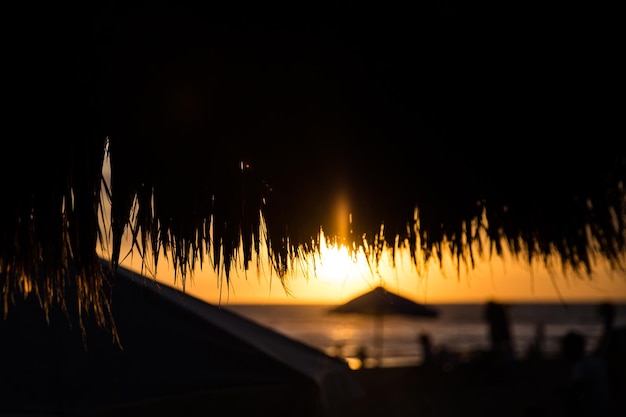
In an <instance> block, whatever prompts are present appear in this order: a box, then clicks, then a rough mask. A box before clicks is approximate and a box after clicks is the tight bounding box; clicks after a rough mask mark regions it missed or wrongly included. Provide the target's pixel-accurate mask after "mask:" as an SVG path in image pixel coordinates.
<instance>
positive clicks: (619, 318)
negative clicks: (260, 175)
mask: <svg viewBox="0 0 626 417" xmlns="http://www.w3.org/2000/svg"><path fill="white" fill-rule="evenodd" d="M430 306H431V307H434V308H436V309H437V310H438V311H439V313H440V314H439V316H438V317H437V318H412V317H404V316H386V317H385V318H384V319H383V321H382V322H379V321H377V320H376V319H375V318H374V317H371V316H363V315H355V314H350V315H341V314H331V313H329V310H330V308H332V307H333V306H331V305H291V304H285V305H272V304H270V305H256V304H227V305H222V308H226V309H228V310H230V311H233V312H235V313H237V314H239V315H241V316H244V317H246V318H248V319H250V320H253V321H255V322H257V323H259V324H261V325H264V326H266V327H270V328H272V329H273V330H275V331H277V332H279V333H282V334H284V335H286V336H288V337H290V338H292V339H296V340H299V341H301V342H303V343H305V344H307V345H310V346H312V347H315V348H317V349H320V350H322V351H324V352H326V353H327V354H329V355H333V356H340V357H343V358H345V359H346V360H347V361H348V363H349V364H350V366H353V364H354V363H356V360H357V359H356V358H357V356H358V351H359V349H360V348H361V347H363V348H365V350H366V352H367V355H368V357H369V358H370V360H371V359H373V358H374V359H376V360H377V362H376V363H377V364H378V366H383V367H393V366H410V365H417V364H420V363H421V361H422V359H423V358H422V349H421V345H420V343H419V335H420V334H427V335H428V336H429V337H430V340H431V343H432V346H433V347H434V348H435V350H436V351H440V352H448V353H450V354H452V355H453V357H455V358H459V359H461V360H462V359H463V358H467V357H470V356H471V355H472V354H474V353H476V352H480V351H485V350H487V349H488V348H489V339H488V325H487V323H486V321H485V320H484V319H483V310H484V305H483V304H431V305H430ZM614 306H615V308H616V313H617V314H616V320H615V323H614V324H615V325H616V326H623V325H626V303H625V304H615V305H614ZM597 308H598V303H568V304H558V303H556V304H540V303H537V304H530V303H523V304H522V303H519V304H518V303H515V304H507V311H508V313H509V314H508V315H509V319H510V329H511V333H512V338H513V343H514V354H515V356H516V357H520V358H521V357H523V356H524V355H526V354H527V352H528V349H529V347H530V346H531V345H532V343H533V342H534V341H535V340H536V336H537V334H538V330H541V333H542V334H543V337H542V340H543V342H542V346H541V350H542V352H543V353H544V354H545V355H556V354H558V352H559V347H560V345H559V343H560V339H561V337H563V336H564V335H565V334H566V333H567V332H569V331H576V332H579V333H581V334H583V335H584V336H585V337H586V341H587V345H586V346H587V350H588V351H591V349H593V348H594V347H595V346H596V343H597V342H598V339H599V336H600V334H601V332H602V322H601V318H600V316H599V314H598V311H597ZM381 334H382V337H378V336H380V335H381ZM380 340H382V343H381V342H380Z"/></svg>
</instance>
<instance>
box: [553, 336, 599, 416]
mask: <svg viewBox="0 0 626 417" xmlns="http://www.w3.org/2000/svg"><path fill="white" fill-rule="evenodd" d="M586 345H587V339H586V337H585V336H584V335H582V334H580V333H578V332H576V331H569V332H567V333H566V334H565V335H564V336H563V337H562V338H561V356H562V358H563V359H564V360H565V361H566V363H567V364H568V365H569V368H568V369H569V371H570V379H569V385H568V386H567V389H566V393H565V398H564V400H565V404H564V407H565V410H566V415H567V416H571V417H605V416H607V417H608V416H609V415H610V414H609V409H610V396H609V384H608V379H607V372H606V366H605V362H604V360H603V359H602V358H601V357H600V356H598V355H596V354H587V353H586Z"/></svg>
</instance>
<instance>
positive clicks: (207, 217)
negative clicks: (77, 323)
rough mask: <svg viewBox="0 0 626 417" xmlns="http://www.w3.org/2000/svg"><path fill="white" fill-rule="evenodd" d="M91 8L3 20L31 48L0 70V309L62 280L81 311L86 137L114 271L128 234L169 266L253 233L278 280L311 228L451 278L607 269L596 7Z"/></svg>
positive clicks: (609, 118) (604, 32) (606, 89)
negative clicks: (452, 269)
mask: <svg viewBox="0 0 626 417" xmlns="http://www.w3.org/2000/svg"><path fill="white" fill-rule="evenodd" d="M89 3H90V4H88V5H87V4H83V2H76V4H63V5H59V4H56V3H53V4H45V6H43V7H42V8H39V9H37V8H29V9H28V10H26V11H24V13H23V14H21V15H20V14H19V13H16V14H15V16H14V17H15V19H16V22H17V23H18V24H17V26H18V27H20V31H21V32H16V33H32V34H34V35H33V36H25V37H24V38H22V39H21V42H20V43H18V44H16V47H15V51H14V52H15V54H16V55H15V59H12V60H8V61H7V62H9V64H7V65H8V66H10V68H9V71H10V76H9V78H10V79H13V80H15V85H16V87H17V91H15V93H16V94H15V96H14V97H13V96H11V99H12V100H13V102H12V111H13V112H14V113H12V115H13V114H14V115H15V117H10V118H11V119H13V120H16V121H17V122H18V125H17V126H16V129H14V130H11V131H10V132H11V134H10V135H11V136H9V137H8V138H7V139H6V140H5V142H4V143H5V145H4V147H5V152H4V153H3V154H4V155H5V163H4V164H2V168H0V169H2V179H3V180H2V181H3V187H2V188H3V195H4V199H3V201H4V204H3V205H2V206H1V208H0V219H1V220H0V225H1V226H0V227H1V229H0V239H1V240H0V244H1V245H2V251H1V253H0V273H2V285H3V292H4V296H5V303H4V305H5V308H6V306H7V302H8V299H9V298H8V297H10V296H12V295H14V294H16V293H19V292H23V291H28V290H30V289H31V287H34V288H36V289H38V291H39V292H40V293H41V295H42V299H43V302H44V304H46V303H51V302H53V301H54V300H55V297H57V296H58V298H59V299H62V295H60V294H62V293H63V288H64V287H65V286H67V285H74V284H75V283H73V282H72V283H68V282H65V279H64V278H63V277H65V276H67V274H65V273H64V271H65V270H67V268H68V266H69V265H70V264H71V265H73V266H75V267H76V268H77V271H78V273H77V276H78V277H79V281H78V286H79V288H80V290H81V291H82V293H83V294H84V301H85V303H84V304H83V305H82V306H81V308H85V309H89V308H90V307H89V306H90V305H93V304H94V301H96V303H95V304H98V303H97V300H98V299H99V298H100V297H101V296H102V295H98V294H99V293H98V292H99V291H100V289H99V288H100V287H99V284H98V283H99V280H100V279H102V277H103V275H101V274H99V273H98V269H99V265H100V264H99V262H98V257H97V255H96V249H97V248H98V245H99V238H100V237H102V236H103V235H104V234H105V233H103V231H102V230H100V229H99V227H98V210H99V208H100V203H101V201H100V187H101V169H102V162H103V158H104V152H105V144H107V143H108V146H109V148H108V149H109V151H110V160H111V189H110V192H111V201H112V205H113V208H112V216H113V217H112V230H113V235H114V243H113V247H114V252H113V259H112V260H113V263H114V264H115V263H116V262H117V260H118V259H119V256H120V253H119V250H120V240H121V236H122V233H123V231H124V230H125V228H127V227H131V228H132V230H134V231H135V232H136V233H137V240H138V243H139V244H140V245H143V246H145V247H148V248H152V249H153V250H155V251H157V252H159V251H167V252H168V253H169V254H170V255H171V259H172V261H173V262H174V263H175V264H176V266H177V270H178V271H179V272H180V273H183V274H185V273H186V272H187V271H188V270H190V269H191V268H193V267H194V265H195V262H196V261H198V260H199V259H200V258H201V257H202V255H203V254H204V253H207V252H208V253H210V254H212V255H213V259H214V265H212V266H211V267H214V268H216V269H217V268H225V270H226V271H228V270H229V267H230V265H231V263H232V261H233V260H234V259H235V258H236V257H237V256H238V254H239V253H240V250H242V252H241V253H242V254H243V256H244V261H248V260H250V259H252V255H253V254H254V253H256V252H257V251H258V250H259V247H260V242H261V241H262V240H265V242H266V243H267V245H268V247H269V250H270V259H268V260H267V261H268V262H270V263H272V265H273V266H274V268H275V270H276V272H278V274H279V276H281V277H283V276H284V274H285V273H286V272H287V271H288V270H289V268H290V262H291V260H292V258H293V257H294V256H300V255H302V254H303V253H307V252H308V251H314V250H316V248H317V246H318V244H319V231H320V228H322V229H323V230H324V234H325V236H329V237H330V238H333V239H335V238H336V239H339V240H340V241H341V242H343V243H346V244H348V245H352V246H351V247H355V248H360V247H363V248H365V250H366V252H367V253H368V255H370V256H371V259H372V260H375V259H376V256H377V255H378V254H379V253H380V251H381V250H383V249H384V248H385V247H391V248H395V247H396V246H397V244H398V242H399V243H400V244H405V245H408V247H409V248H410V250H411V252H412V253H413V254H415V255H416V256H417V257H420V258H421V259H423V258H429V257H441V256H442V254H443V253H444V252H445V251H449V253H451V254H453V255H454V256H457V257H458V260H459V262H467V263H468V264H469V265H471V264H472V262H473V258H472V256H473V252H472V251H474V250H481V248H482V249H485V250H489V251H493V252H494V253H496V254H499V253H500V251H501V250H502V247H501V245H508V246H509V248H510V249H511V250H512V251H513V252H514V253H515V254H517V255H520V256H524V257H525V258H526V259H528V261H529V262H530V261H533V260H535V259H547V258H549V257H553V256H556V257H558V258H559V259H560V260H561V261H562V262H563V265H564V266H566V267H568V268H569V267H571V268H572V269H573V270H575V271H585V272H592V270H593V257H600V258H603V259H606V260H608V261H609V262H610V263H611V264H612V265H613V266H614V267H615V268H620V267H622V266H623V264H620V262H622V261H623V260H624V253H625V249H626V228H625V224H626V223H625V219H626V213H625V211H626V210H625V207H626V204H625V203H626V201H625V193H624V178H625V173H626V169H625V168H626V150H625V147H626V141H624V140H623V139H622V138H623V137H624V134H623V133H624V132H623V127H622V126H617V123H616V122H617V116H618V110H617V107H615V102H616V101H615V99H613V98H612V97H613V95H615V94H617V93H616V84H614V82H615V80H616V79H617V75H618V68H619V65H621V64H618V63H619V60H618V57H617V54H615V51H616V50H617V49H613V47H614V43H615V42H616V39H618V37H617V36H615V34H614V32H616V31H617V27H618V26H617V25H612V24H611V20H612V16H616V15H617V14H614V15H612V14H611V13H610V11H605V12H603V14H600V12H599V11H596V10H593V9H585V10H581V11H579V10H574V9H558V10H557V9H550V8H547V7H545V6H542V8H537V7H534V6H530V5H527V6H522V5H520V6H519V7H518V6H515V7H514V6H512V5H511V6H509V7H507V8H502V7H503V5H499V6H498V8H492V7H486V6H485V7H478V6H472V5H466V4H465V3H463V2H460V3H459V4H456V2H452V1H449V2H440V1H433V2H427V3H424V4H423V2H418V3H419V4H418V5H411V6H408V4H409V3H410V2H408V3H407V2H402V3H401V4H402V5H400V4H395V3H394V2H384V3H383V2H381V3H380V4H379V5H370V4H368V3H362V2H354V4H350V3H351V2H324V1H322V2H304V3H303V2H285V4H274V3H273V2H272V3H271V4H267V3H266V2H252V3H253V5H248V6H243V5H241V4H239V3H238V4H237V7H235V6H234V5H233V6H229V5H216V4H214V2H193V1H182V2H181V1H179V2H168V1H165V0H163V1H159V2H153V1H152V2H145V4H144V2H141V1H137V2H119V4H117V3H118V2H102V4H99V3H98V4H93V3H95V2H89ZM196 3H198V4H196ZM279 3H280V2H279ZM405 3H406V5H405ZM525 4H526V3H525ZM16 7H18V6H16ZM524 7H525V8H524ZM16 36H17V35H16ZM107 140H108V142H107ZM135 200H136V203H137V207H138V210H137V212H136V216H135V217H132V218H131V217H130V213H131V207H132V205H133V202H134V201H135ZM262 220H263V221H264V223H265V226H266V229H262V230H261V231H260V228H259V226H260V225H261V223H262ZM383 225H384V228H383V227H381V226H383ZM479 232H480V233H484V234H485V235H486V236H487V237H488V239H487V240H486V241H482V240H479V239H478V237H479V236H480V233H479ZM480 245H486V246H482V247H481V246H480ZM417 261H418V259H417V258H416V262H417ZM33 277H38V278H33ZM41 277H45V278H44V279H43V281H42V278H41Z"/></svg>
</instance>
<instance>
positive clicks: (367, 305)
mask: <svg viewBox="0 0 626 417" xmlns="http://www.w3.org/2000/svg"><path fill="white" fill-rule="evenodd" d="M329 312H330V313H331V314H358V315H366V316H372V317H373V319H374V326H375V327H374V345H375V346H376V350H377V352H378V358H377V363H378V364H379V365H380V364H381V361H382V357H383V344H384V342H383V340H384V334H383V332H384V329H383V327H384V318H385V316H409V317H422V318H426V319H433V318H437V317H439V311H438V310H437V309H435V308H433V307H430V306H427V305H424V304H421V303H418V302H416V301H413V300H411V299H409V298H406V297H403V296H401V295H399V294H396V293H393V292H391V291H389V290H387V289H385V288H384V287H382V286H378V287H376V288H374V289H373V290H371V291H368V292H366V293H363V294H361V295H359V296H357V297H355V298H353V299H351V300H349V301H347V302H346V303H344V304H341V305H339V306H336V307H333V308H331V309H330V310H329Z"/></svg>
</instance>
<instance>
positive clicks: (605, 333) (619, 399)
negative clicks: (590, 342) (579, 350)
mask: <svg viewBox="0 0 626 417" xmlns="http://www.w3.org/2000/svg"><path fill="white" fill-rule="evenodd" d="M596 311H597V314H598V316H599V317H600V319H601V320H602V333H601V334H600V338H599V339H598V343H597V345H596V347H595V350H594V354H595V355H596V356H598V357H599V358H601V359H602V360H603V361H604V364H605V368H606V372H607V379H608V384H609V390H610V395H611V401H612V402H613V403H615V404H623V405H622V407H623V408H624V410H623V411H624V414H623V415H626V404H624V403H625V402H626V401H625V400H624V398H626V326H615V320H616V316H617V308H616V306H615V305H614V304H613V303H611V302H608V301H605V302H602V303H599V304H598V306H597V310H596Z"/></svg>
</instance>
